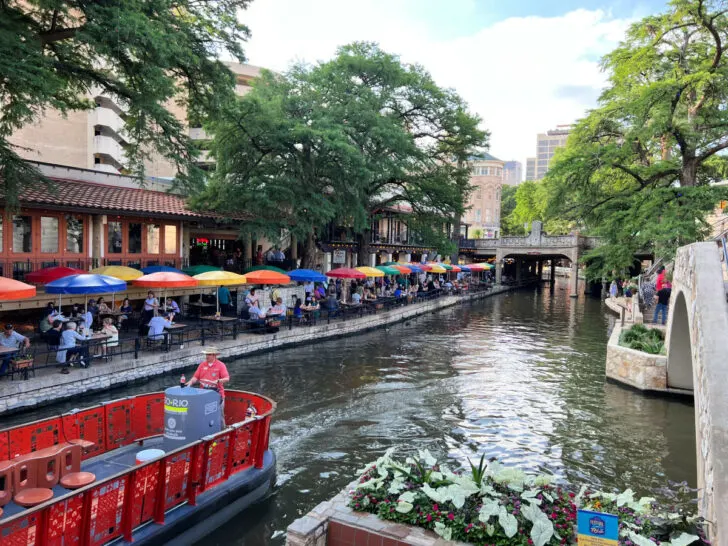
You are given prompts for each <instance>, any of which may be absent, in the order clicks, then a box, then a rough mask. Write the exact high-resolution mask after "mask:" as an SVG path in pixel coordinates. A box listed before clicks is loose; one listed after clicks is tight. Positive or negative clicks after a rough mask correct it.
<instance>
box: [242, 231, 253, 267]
mask: <svg viewBox="0 0 728 546" xmlns="http://www.w3.org/2000/svg"><path fill="white" fill-rule="evenodd" d="M250 267H253V236H252V235H251V234H250V233H246V234H245V235H244V236H243V270H245V269H248V268H250Z"/></svg>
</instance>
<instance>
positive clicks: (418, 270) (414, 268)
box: [406, 264, 424, 273]
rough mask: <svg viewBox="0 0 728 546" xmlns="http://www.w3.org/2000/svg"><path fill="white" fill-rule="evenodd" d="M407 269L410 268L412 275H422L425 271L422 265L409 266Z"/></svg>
mask: <svg viewBox="0 0 728 546" xmlns="http://www.w3.org/2000/svg"><path fill="white" fill-rule="evenodd" d="M406 267H409V268H410V270H411V271H412V273H422V272H423V271H424V269H422V266H421V265H420V264H407V266H406Z"/></svg>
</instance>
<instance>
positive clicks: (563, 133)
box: [532, 125, 571, 180]
mask: <svg viewBox="0 0 728 546" xmlns="http://www.w3.org/2000/svg"><path fill="white" fill-rule="evenodd" d="M569 131H571V125H557V126H556V129H553V130H551V131H546V133H539V134H538V136H537V137H536V140H537V143H536V173H535V177H534V178H533V179H532V180H541V179H542V178H543V177H544V176H546V172H547V171H548V170H549V163H551V159H552V158H553V157H554V154H555V153H556V150H557V149H558V148H563V147H564V146H566V139H567V138H568V137H569Z"/></svg>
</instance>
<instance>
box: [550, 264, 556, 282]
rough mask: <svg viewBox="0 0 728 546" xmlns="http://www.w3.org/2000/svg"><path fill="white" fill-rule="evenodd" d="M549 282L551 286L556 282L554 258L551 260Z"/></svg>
mask: <svg viewBox="0 0 728 546" xmlns="http://www.w3.org/2000/svg"><path fill="white" fill-rule="evenodd" d="M549 282H550V283H551V285H552V286H553V285H554V284H555V283H556V260H551V276H550V277H549Z"/></svg>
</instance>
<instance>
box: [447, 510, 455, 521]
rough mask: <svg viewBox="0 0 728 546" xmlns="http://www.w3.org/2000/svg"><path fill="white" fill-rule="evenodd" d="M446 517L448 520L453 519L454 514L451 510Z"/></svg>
mask: <svg viewBox="0 0 728 546" xmlns="http://www.w3.org/2000/svg"><path fill="white" fill-rule="evenodd" d="M447 519H449V520H450V521H452V520H454V519H455V514H453V513H452V512H450V513H449V514H448V515H447Z"/></svg>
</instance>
